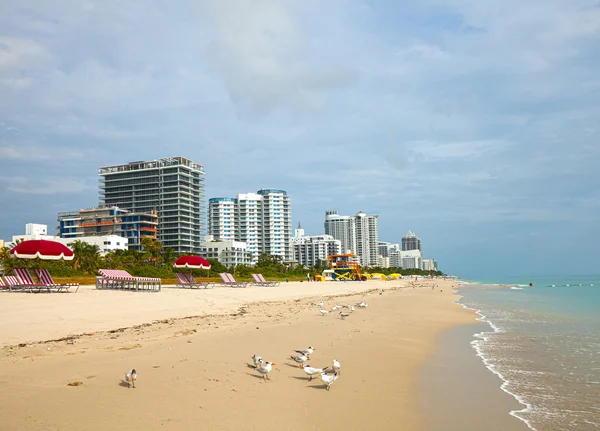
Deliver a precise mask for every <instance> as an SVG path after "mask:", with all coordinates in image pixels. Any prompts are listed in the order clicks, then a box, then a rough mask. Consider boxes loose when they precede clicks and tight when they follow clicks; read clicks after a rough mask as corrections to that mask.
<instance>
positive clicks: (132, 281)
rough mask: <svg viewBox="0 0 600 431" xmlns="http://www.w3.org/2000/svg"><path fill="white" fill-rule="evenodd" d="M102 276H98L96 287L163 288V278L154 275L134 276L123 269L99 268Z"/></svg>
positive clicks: (153, 289) (152, 289) (126, 288)
mask: <svg viewBox="0 0 600 431" xmlns="http://www.w3.org/2000/svg"><path fill="white" fill-rule="evenodd" d="M98 272H99V273H100V274H101V276H99V277H96V289H124V290H136V291H137V290H150V291H159V292H160V289H161V279H160V278H152V277H134V276H133V275H131V274H129V273H128V272H127V271H124V270H122V269H99V270H98Z"/></svg>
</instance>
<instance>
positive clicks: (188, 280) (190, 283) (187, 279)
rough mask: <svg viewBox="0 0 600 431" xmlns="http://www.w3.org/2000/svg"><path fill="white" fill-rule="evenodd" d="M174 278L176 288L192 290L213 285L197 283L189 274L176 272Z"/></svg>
mask: <svg viewBox="0 0 600 431" xmlns="http://www.w3.org/2000/svg"><path fill="white" fill-rule="evenodd" d="M175 276H176V277H177V281H178V283H177V284H176V286H177V287H189V288H191V289H193V288H194V287H205V288H208V287H212V286H213V285H214V283H201V282H197V281H196V280H195V279H194V277H193V276H192V274H190V273H189V272H176V273H175Z"/></svg>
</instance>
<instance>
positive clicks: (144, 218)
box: [58, 207, 158, 250]
mask: <svg viewBox="0 0 600 431" xmlns="http://www.w3.org/2000/svg"><path fill="white" fill-rule="evenodd" d="M58 224H59V225H58V236H59V237H61V238H72V239H73V240H76V239H79V238H83V237H94V236H106V235H117V236H120V237H123V238H126V239H127V241H126V245H127V247H128V248H129V249H134V250H141V249H142V246H141V245H142V244H141V242H142V238H145V237H150V238H156V232H157V226H158V214H157V213H156V211H154V210H152V211H150V212H147V213H134V212H129V211H127V210H124V209H121V208H119V207H97V208H84V209H80V210H79V211H70V212H61V213H58Z"/></svg>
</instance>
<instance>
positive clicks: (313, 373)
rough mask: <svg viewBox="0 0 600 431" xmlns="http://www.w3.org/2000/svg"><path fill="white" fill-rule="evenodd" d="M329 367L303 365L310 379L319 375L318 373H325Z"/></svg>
mask: <svg viewBox="0 0 600 431" xmlns="http://www.w3.org/2000/svg"><path fill="white" fill-rule="evenodd" d="M327 368H329V367H325V368H313V367H311V366H310V365H308V364H307V365H302V369H303V370H304V372H305V373H306V374H308V381H309V382H310V381H312V379H313V377H315V376H317V375H318V374H321V373H324V372H325V370H327Z"/></svg>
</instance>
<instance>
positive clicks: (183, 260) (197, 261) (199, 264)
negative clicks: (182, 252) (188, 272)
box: [173, 255, 210, 269]
mask: <svg viewBox="0 0 600 431" xmlns="http://www.w3.org/2000/svg"><path fill="white" fill-rule="evenodd" d="M173 268H190V269H210V263H209V262H208V260H206V259H204V258H203V257H201V256H192V255H189V256H181V257H180V258H179V259H177V260H176V261H175V263H173Z"/></svg>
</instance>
